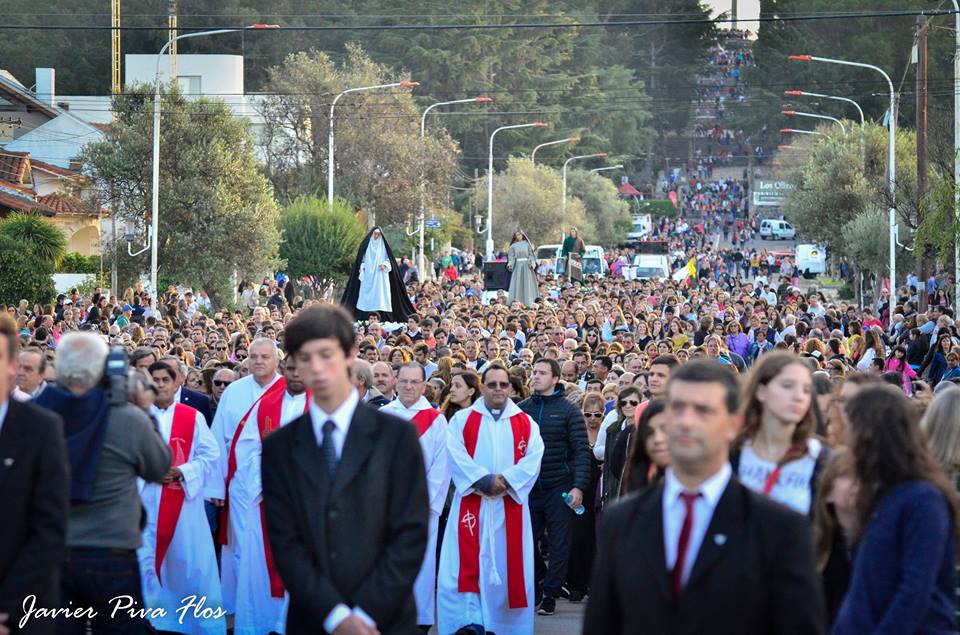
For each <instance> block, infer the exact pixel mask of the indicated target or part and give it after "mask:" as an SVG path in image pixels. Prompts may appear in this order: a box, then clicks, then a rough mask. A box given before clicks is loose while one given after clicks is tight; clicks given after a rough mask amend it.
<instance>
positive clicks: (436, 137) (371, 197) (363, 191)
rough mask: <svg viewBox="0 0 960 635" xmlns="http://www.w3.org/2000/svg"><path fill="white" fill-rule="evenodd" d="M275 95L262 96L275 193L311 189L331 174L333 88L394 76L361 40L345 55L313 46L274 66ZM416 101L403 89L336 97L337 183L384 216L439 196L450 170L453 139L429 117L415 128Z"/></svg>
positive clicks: (401, 216)
mask: <svg viewBox="0 0 960 635" xmlns="http://www.w3.org/2000/svg"><path fill="white" fill-rule="evenodd" d="M269 75H270V76H269V84H268V86H269V90H270V92H271V93H273V95H272V96H271V97H269V98H268V99H267V100H266V102H265V103H264V105H263V108H262V114H263V116H264V118H265V120H266V124H265V126H264V131H263V139H262V143H263V148H264V150H265V153H266V157H267V173H268V174H269V176H270V179H271V181H272V182H273V184H274V186H275V188H276V191H277V193H278V195H279V196H280V198H281V200H287V199H291V198H295V197H296V196H300V195H304V194H315V193H316V192H317V190H319V189H321V188H320V187H319V186H320V184H324V187H323V188H322V189H323V190H326V187H325V184H326V182H327V179H326V176H327V165H328V163H327V152H328V150H327V130H328V127H329V110H330V108H329V102H330V95H331V94H336V93H339V92H340V91H341V90H344V89H345V88H348V87H351V86H369V85H376V84H382V83H389V82H393V81H399V78H398V76H397V75H396V74H395V73H394V72H393V71H391V70H390V69H388V68H387V67H385V66H382V65H380V64H376V63H374V62H373V61H372V60H371V59H370V58H369V56H367V55H366V54H365V53H364V52H363V51H362V50H361V49H360V48H359V47H357V46H355V45H350V46H348V47H347V55H346V59H345V60H344V62H343V64H341V65H339V66H338V65H337V64H335V63H334V61H333V59H331V57H330V56H328V55H326V54H324V53H319V52H317V51H310V52H309V53H297V54H295V55H291V56H289V57H288V58H287V59H286V60H284V62H283V64H281V65H280V66H278V67H275V68H272V69H270V74H269ZM419 113H420V109H419V107H418V106H417V105H416V104H415V103H414V101H413V98H412V97H411V96H410V92H409V90H393V91H387V90H382V91H372V92H361V93H356V94H351V95H348V96H347V97H345V98H344V99H343V100H341V101H339V102H338V103H337V108H336V113H335V114H336V118H335V126H336V128H335V131H336V147H335V157H336V168H337V170H336V175H335V177H336V180H335V185H334V187H335V188H336V193H337V194H338V195H339V196H341V197H343V198H345V199H348V200H350V201H351V202H353V203H354V204H355V205H357V206H358V207H364V208H367V209H372V210H373V211H374V212H375V213H376V215H377V220H378V221H379V222H381V223H384V224H399V223H404V222H406V221H407V220H408V219H410V218H412V217H413V216H414V215H415V214H417V213H418V212H419V209H420V204H421V201H423V203H424V204H425V205H426V206H427V207H437V206H443V205H444V204H445V203H446V201H447V199H448V197H449V187H450V185H452V182H453V178H454V176H455V174H456V167H457V165H456V155H457V148H456V144H455V143H454V142H453V141H452V140H451V139H450V137H449V136H448V135H446V133H442V132H441V133H437V132H436V127H435V126H431V128H430V130H431V133H430V135H429V136H427V137H425V138H424V139H422V140H421V138H420V115H419Z"/></svg>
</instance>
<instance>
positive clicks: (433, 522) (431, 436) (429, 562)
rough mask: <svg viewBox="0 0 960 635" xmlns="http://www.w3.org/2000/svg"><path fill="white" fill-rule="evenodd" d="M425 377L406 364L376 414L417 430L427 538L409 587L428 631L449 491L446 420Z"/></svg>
mask: <svg viewBox="0 0 960 635" xmlns="http://www.w3.org/2000/svg"><path fill="white" fill-rule="evenodd" d="M425 387H426V375H425V374H424V369H423V366H421V365H420V364H418V363H417V362H409V363H407V364H404V365H403V366H401V367H400V370H399V371H398V373H397V399H394V400H393V401H391V402H390V403H388V404H387V405H385V406H384V407H383V408H381V409H380V412H386V413H388V414H392V415H395V416H397V417H400V418H401V419H406V420H408V421H410V422H412V423H413V424H414V425H416V426H417V434H418V435H419V437H420V450H421V451H422V452H423V462H424V467H425V468H426V472H427V493H428V494H429V496H430V535H429V537H428V539H427V551H426V553H425V555H424V557H423V564H422V565H421V566H420V573H419V574H418V575H417V580H416V582H414V584H413V595H414V598H415V599H416V602H417V626H421V627H429V626H431V625H432V624H433V621H434V610H435V606H436V588H437V578H436V571H437V531H438V527H439V524H440V514H441V513H442V512H443V504H444V503H445V502H446V500H447V491H448V490H449V489H450V471H449V468H448V467H447V419H446V417H444V416H443V414H442V413H441V412H440V411H439V410H437V409H436V408H434V407H433V406H431V405H430V402H429V401H427V399H426V397H424V396H423V391H424V388H425Z"/></svg>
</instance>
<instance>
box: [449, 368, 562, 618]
mask: <svg viewBox="0 0 960 635" xmlns="http://www.w3.org/2000/svg"><path fill="white" fill-rule="evenodd" d="M509 390H510V376H509V374H508V373H507V370H506V369H505V368H504V367H503V366H500V365H497V364H495V365H491V366H490V367H488V368H487V369H486V370H485V371H484V373H483V377H482V379H481V394H482V398H481V399H478V400H477V401H476V402H475V403H474V404H473V406H471V407H470V408H468V409H464V410H461V411H459V412H458V413H457V414H456V415H454V416H453V419H451V421H450V427H449V432H448V435H447V449H448V450H449V452H450V454H449V457H448V459H449V461H450V473H451V476H452V477H453V484H454V486H455V489H456V491H455V493H454V497H453V502H452V503H451V506H450V519H451V522H448V523H447V526H446V530H445V531H444V536H443V546H442V548H441V551H440V570H439V573H438V575H437V620H438V622H439V624H438V626H439V629H438V630H439V632H441V633H455V634H457V635H471V634H476V635H483V634H484V633H485V632H488V631H492V632H495V633H516V634H520V635H532V633H533V621H534V616H533V607H534V603H533V593H534V580H533V578H534V576H533V554H534V551H533V550H534V543H533V533H532V531H531V522H530V510H529V507H528V505H527V498H528V497H529V495H530V491H531V490H532V489H533V486H534V484H535V483H536V481H537V477H538V476H539V475H540V461H541V459H542V458H543V451H544V447H543V440H542V439H541V438H540V431H539V428H538V426H537V424H536V423H535V422H534V421H533V420H532V419H531V418H530V417H529V416H528V415H527V414H525V413H524V412H523V411H522V410H520V408H519V407H518V406H517V405H516V404H515V403H513V401H511V400H510V398H509V397H508V395H509Z"/></svg>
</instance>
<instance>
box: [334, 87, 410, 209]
mask: <svg viewBox="0 0 960 635" xmlns="http://www.w3.org/2000/svg"><path fill="white" fill-rule="evenodd" d="M419 85H420V82H392V83H390V84H376V85H374V86H358V87H357V88H348V89H346V90H343V91H340V93H338V94H337V96H336V97H334V98H333V101H332V102H330V134H329V135H328V138H327V204H328V205H329V206H330V209H333V164H334V160H333V109H334V108H335V107H336V106H337V101H338V100H339V99H340V98H341V97H343V96H344V95H346V94H347V93H358V92H360V91H364V90H376V89H378V88H398V87H402V88H409V87H412V86H419Z"/></svg>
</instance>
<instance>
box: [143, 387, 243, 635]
mask: <svg viewBox="0 0 960 635" xmlns="http://www.w3.org/2000/svg"><path fill="white" fill-rule="evenodd" d="M176 406H177V403H173V404H171V405H170V407H169V408H166V409H163V410H162V409H160V408H158V407H156V406H151V407H150V411H151V412H152V413H153V415H154V416H155V417H156V419H157V422H158V427H159V430H160V435H161V436H162V437H163V440H164V441H165V442H167V443H169V442H170V432H171V430H172V428H173V415H174V409H175V408H176ZM191 410H193V409H192V408H191ZM195 412H196V411H195ZM218 456H219V450H218V448H217V443H216V441H215V440H214V438H213V435H212V434H211V433H210V429H209V428H208V427H207V422H206V420H204V418H203V415H202V414H200V413H199V412H196V417H195V420H194V432H193V443H192V445H191V447H190V454H189V456H187V457H186V459H187V460H186V462H185V463H182V464H181V465H178V466H177V467H178V468H179V469H180V471H181V472H182V473H183V480H182V481H181V482H180V486H181V487H182V488H183V491H184V494H185V496H184V501H183V506H182V507H181V508H180V516H179V518H178V520H177V525H176V529H175V531H174V533H173V538H172V540H171V541H170V546H169V548H168V550H167V552H166V555H165V557H164V558H163V564H161V565H160V580H158V579H157V572H156V554H157V518H158V513H159V510H160V498H161V496H162V493H163V486H162V485H161V484H159V483H145V482H144V481H142V480H141V481H139V483H138V484H139V488H140V499H141V500H142V501H143V506H144V508H145V509H146V512H147V524H146V527H145V528H144V530H143V545H142V546H141V547H140V548H139V549H138V550H137V558H138V560H139V561H140V578H141V580H142V583H143V600H144V604H145V605H146V607H147V608H150V609H152V608H163V609H164V610H165V611H166V615H165V616H162V617H151V618H150V623H151V624H153V626H154V628H156V629H157V630H163V631H174V632H177V633H192V634H197V635H200V634H223V633H226V632H227V619H226V613H225V612H224V614H223V615H221V616H220V617H219V618H212V617H211V618H206V619H204V618H203V617H200V616H198V615H196V614H195V613H194V611H193V610H192V609H190V610H187V611H178V609H181V608H182V607H183V606H184V605H183V604H182V602H183V601H184V599H185V598H188V597H190V596H196V602H199V601H200V600H201V599H203V600H204V608H205V609H212V610H214V611H218V610H222V609H223V601H222V596H221V592H220V577H219V574H218V572H217V555H216V552H215V551H214V547H213V537H212V536H211V535H210V524H209V522H208V521H207V515H206V512H205V511H204V507H203V492H204V489H205V487H204V486H205V484H206V482H207V481H208V480H209V479H211V478H215V477H217V476H218V474H217V458H218Z"/></svg>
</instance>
